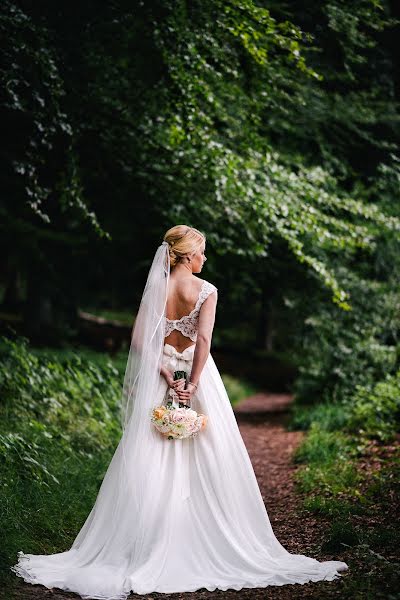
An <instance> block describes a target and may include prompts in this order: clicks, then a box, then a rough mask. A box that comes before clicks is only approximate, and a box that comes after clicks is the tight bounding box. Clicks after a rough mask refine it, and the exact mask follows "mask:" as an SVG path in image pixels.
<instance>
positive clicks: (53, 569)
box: [12, 281, 348, 600]
mask: <svg viewBox="0 0 400 600" xmlns="http://www.w3.org/2000/svg"><path fill="white" fill-rule="evenodd" d="M213 291H216V288H215V286H214V285H213V284H211V283H209V282H207V281H204V282H203V285H202V288H201V292H200V295H199V298H198V302H197V304H196V307H195V309H194V310H193V311H192V312H191V313H190V315H187V316H186V317H184V318H182V319H180V320H178V321H169V320H167V319H166V318H165V333H166V334H168V332H170V331H172V330H173V329H178V330H180V331H181V332H182V333H183V334H184V335H186V336H187V337H190V338H191V339H192V340H195V339H196V327H197V322H198V315H199V311H200V309H201V305H202V303H203V302H204V300H205V299H206V298H207V297H208V295H209V294H210V293H212V292H213ZM194 348H195V345H192V346H190V347H188V348H186V350H184V351H183V352H178V351H177V350H176V349H175V348H174V347H173V346H171V345H169V344H165V345H164V350H163V359H162V361H163V364H164V365H165V366H166V367H167V368H168V369H169V370H170V371H175V370H184V371H186V372H187V373H188V375H189V376H190V372H191V365H192V360H193V354H194ZM166 392H167V384H166V382H165V380H164V378H162V377H161V376H160V379H159V387H158V394H157V397H156V398H155V399H154V404H153V405H154V406H158V405H160V404H161V403H162V402H163V401H165V398H166ZM191 406H192V408H194V409H195V410H196V411H198V412H201V413H204V414H206V415H208V423H207V427H206V428H205V429H204V430H202V431H201V432H200V433H199V434H198V435H197V436H195V437H193V438H188V439H184V440H167V439H165V438H163V437H162V436H161V435H160V434H159V433H158V432H157V431H156V430H155V428H153V427H152V426H151V425H150V422H149V434H148V435H149V436H150V437H151V442H152V460H151V463H150V464H147V465H142V464H141V462H140V460H138V459H136V462H135V464H132V465H131V469H132V473H135V477H134V476H133V475H132V481H131V482H130V483H131V490H132V494H131V495H129V494H126V497H125V498H123V499H122V500H121V498H119V499H118V502H116V499H115V498H113V494H112V491H110V490H112V489H114V488H115V489H117V487H118V473H119V469H118V465H119V462H120V461H121V444H122V440H123V437H122V438H121V441H120V443H119V445H118V447H117V449H116V451H115V454H114V456H113V459H112V461H111V463H110V465H109V467H108V470H107V473H106V475H105V477H104V480H103V484H102V486H101V488H100V491H99V494H98V497H97V500H96V503H95V505H94V507H93V509H92V511H91V512H90V514H89V516H88V518H87V520H86V522H85V524H84V525H83V527H82V529H81V531H80V532H79V534H78V536H77V537H76V539H75V541H74V543H73V545H72V547H71V549H70V550H68V551H66V552H61V553H58V554H53V555H49V556H47V555H32V554H24V553H23V552H19V559H18V563H17V565H15V566H14V567H12V570H13V571H14V572H15V573H16V574H17V575H19V576H20V577H22V578H23V579H24V580H25V581H27V582H29V583H32V584H42V585H44V586H46V587H48V588H53V587H57V588H61V589H63V590H68V591H72V592H76V593H77V594H79V595H80V596H81V597H82V598H86V599H87V598H91V599H98V600H125V599H126V598H127V596H128V595H129V593H130V592H131V591H133V592H135V593H137V594H149V593H151V592H163V593H173V592H194V591H195V590H198V589H200V588H206V589H207V590H209V591H212V590H215V589H216V588H218V589H220V590H227V589H234V590H240V589H242V588H261V587H266V586H281V585H285V584H294V583H300V584H304V583H306V582H309V581H320V580H325V581H326V580H328V581H331V580H333V579H335V578H337V577H340V575H339V572H340V571H344V570H346V569H347V568H348V567H347V565H346V564H345V563H344V562H340V561H326V562H319V561H317V560H315V559H313V558H309V557H306V556H303V555H298V554H290V553H289V552H288V551H287V550H285V548H284V547H283V546H282V545H281V544H280V543H279V541H278V540H277V539H276V537H275V535H274V533H273V531H272V528H271V524H270V521H269V518H268V514H267V511H266V508H265V506H264V502H263V499H262V496H261V493H260V489H259V487H258V483H257V480H256V477H255V474H254V470H253V467H252V464H251V461H250V458H249V455H248V453H247V450H246V447H245V445H244V442H243V439H242V437H241V434H240V431H239V429H238V425H237V422H236V419H235V416H234V413H233V410H232V407H231V403H230V401H229V398H228V395H227V392H226V390H225V387H224V384H223V381H222V379H221V376H220V374H219V372H218V369H217V367H216V365H215V362H214V360H213V357H212V355H211V354H209V355H208V358H207V361H206V363H205V366H204V368H203V371H202V373H201V376H200V380H199V385H198V390H197V393H196V395H195V396H194V397H193V398H192V401H191ZM141 469H142V470H143V474H144V477H145V476H146V470H147V474H148V477H149V479H148V484H149V489H148V490H147V491H148V495H147V501H146V503H145V504H143V505H142V506H141V507H140V509H139V508H138V507H137V506H136V503H135V502H134V501H133V498H134V490H135V488H134V486H135V485H136V482H139V481H141V480H140V478H139V477H138V472H140V470H141ZM154 470H155V474H154ZM152 475H154V477H155V478H154V479H152ZM154 482H156V484H155V483H154ZM137 485H139V483H137ZM111 523H113V524H114V525H111ZM118 523H123V527H122V526H121V527H118V526H117V525H115V524H118ZM139 525H140V526H139ZM143 532H144V533H143Z"/></svg>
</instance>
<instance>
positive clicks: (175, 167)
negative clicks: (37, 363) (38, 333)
mask: <svg viewBox="0 0 400 600" xmlns="http://www.w3.org/2000/svg"><path fill="white" fill-rule="evenodd" d="M94 14H95V15H96V16H95V17H94V16H93V15H94ZM355 14H357V17H355V16H354V15H355ZM0 26H1V27H2V29H3V30H4V31H5V32H6V33H7V40H8V41H7V46H6V52H7V60H6V65H7V66H6V68H5V70H3V72H2V76H3V81H4V84H5V85H4V90H5V95H4V96H3V105H2V106H3V115H4V117H5V118H6V120H7V123H8V124H9V127H10V131H11V132H12V131H17V130H18V131H19V132H20V134H21V136H22V137H21V139H20V140H18V143H14V144H12V145H10V146H4V149H3V152H4V155H5V159H6V164H8V165H14V167H15V168H14V170H12V169H11V167H10V169H9V174H8V176H7V197H8V198H9V201H7V202H6V203H5V205H4V207H3V209H2V215H3V217H4V221H5V220H8V230H7V231H8V232H9V233H8V234H7V238H5V246H6V248H5V249H6V250H8V251H9V250H10V249H11V254H10V257H11V258H10V270H11V271H12V272H13V273H15V272H17V273H19V276H20V277H22V278H23V279H25V278H32V269H31V268H30V264H29V263H30V262H32V261H33V262H34V264H35V273H36V275H35V279H36V283H37V284H38V282H39V285H37V286H36V287H37V288H38V287H39V291H38V293H39V294H40V295H41V296H42V297H46V296H47V295H48V294H49V292H48V291H47V290H46V289H42V288H43V284H42V281H43V280H44V279H46V280H48V281H49V282H50V285H52V286H53V287H57V288H58V289H60V290H64V289H65V288H66V287H68V290H71V294H72V296H73V298H72V299H71V301H72V302H73V303H75V304H76V303H77V302H78V298H80V299H81V298H82V295H85V294H88V290H89V288H90V286H91V285H92V286H93V284H95V287H96V288H97V290H98V291H99V292H101V293H102V294H105V295H107V297H109V296H110V290H113V292H114V297H117V298H119V299H118V301H117V300H115V301H114V302H115V304H119V306H114V308H118V309H119V308H121V307H122V308H124V307H125V306H126V305H127V304H128V303H131V300H132V299H131V298H130V296H129V290H130V289H133V285H131V284H132V283H135V284H137V283H138V281H139V280H140V278H141V276H142V273H144V272H145V270H146V267H147V266H148V260H149V258H148V257H149V255H150V254H151V251H150V248H153V247H154V244H155V241H156V240H159V238H160V231H162V230H164V229H165V223H166V222H169V223H172V222H188V223H189V224H193V225H195V226H196V227H199V228H201V229H204V231H205V232H206V233H207V237H208V239H209V241H210V243H211V245H212V246H213V247H214V248H215V253H216V255H217V256H216V258H215V259H214V260H213V261H212V262H213V265H212V264H211V262H210V265H211V270H212V271H213V270H214V271H215V272H218V269H217V268H216V263H217V261H218V257H219V255H222V254H223V255H225V257H226V258H224V262H226V259H228V261H227V262H228V266H229V267H231V268H234V266H235V255H237V256H238V257H239V258H242V263H241V265H242V267H243V265H245V264H246V262H247V263H248V262H251V263H252V264H253V265H255V264H256V263H258V262H259V261H261V262H262V270H263V272H264V274H265V273H268V272H269V270H270V266H269V263H268V261H267V260H265V259H266V258H267V257H269V256H271V255H272V254H273V251H274V249H278V250H279V253H280V257H281V259H282V261H283V263H284V264H287V263H290V262H291V261H292V260H294V261H297V262H298V263H299V264H300V265H301V266H302V270H301V273H302V277H303V281H304V280H305V277H306V273H307V272H310V273H311V274H312V277H315V278H316V279H317V280H318V281H319V282H321V283H322V284H323V285H324V286H325V287H326V288H327V289H328V290H330V292H331V293H332V297H333V299H334V302H335V303H337V305H338V306H340V307H341V308H343V309H349V308H350V307H351V306H352V301H351V298H350V294H349V290H348V289H347V287H346V285H345V283H346V282H345V281H343V279H342V278H341V276H340V272H339V268H338V266H340V263H342V262H347V261H348V260H350V262H351V261H352V260H354V259H355V258H358V259H359V258H360V257H361V259H362V260H363V261H368V260H370V257H371V255H372V254H373V252H374V250H375V245H376V238H377V236H378V235H379V234H380V232H382V231H384V230H388V231H393V230H394V231H395V232H397V231H398V229H399V221H398V215H396V213H395V212H391V211H390V209H389V207H383V206H382V205H381V204H380V196H379V194H375V195H371V194H370V189H371V187H372V186H373V185H374V182H375V181H377V180H379V177H380V174H379V169H380V168H381V167H379V165H386V166H387V168H388V169H392V168H395V166H396V152H397V145H396V141H395V140H396V132H397V131H398V105H397V102H396V98H395V94H394V77H393V71H394V69H395V66H396V58H395V56H394V53H393V52H392V48H391V46H390V43H389V37H388V36H387V37H385V33H386V32H389V33H391V31H392V28H393V26H394V21H393V18H392V17H391V16H390V10H389V6H388V4H387V3H386V2H383V3H382V4H380V3H378V2H372V1H371V2H369V1H367V0H357V2H356V6H355V7H354V6H353V5H352V6H350V5H349V6H347V5H346V4H345V3H343V2H339V1H338V0H327V2H324V3H317V4H314V5H310V4H309V3H308V4H306V5H304V6H303V3H301V2H300V3H285V4H284V5H282V4H281V3H275V2H271V3H270V4H269V5H268V7H266V6H260V5H259V4H256V3H254V2H253V1H252V0H246V2H243V1H242V0H240V1H238V0H230V1H229V2H222V1H220V0H218V1H217V2H215V1H214V0H213V1H212V2H211V1H206V2H204V1H202V2H201V3H200V2H198V1H196V2H192V3H191V4H190V5H188V4H187V3H186V2H183V1H181V0H179V1H178V2H170V1H168V2H159V1H154V2H151V3H144V2H136V3H134V4H133V5H132V3H131V2H130V3H128V2H126V1H125V0H118V1H117V2H113V3H112V4H109V5H102V6H98V5H96V6H95V7H94V6H93V5H92V3H90V2H89V3H88V4H86V5H82V6H80V8H79V11H78V12H76V13H75V12H73V11H72V12H71V11H70V9H69V7H68V6H67V4H65V3H63V2H61V3H57V6H55V5H53V4H51V3H48V5H47V6H46V11H45V13H43V10H42V8H40V7H38V6H35V5H32V3H18V4H16V3H15V2H13V1H12V0H7V2H6V4H5V5H4V10H3V14H2V16H1V21H0ZM76 31H79V45H78V46H77V45H76V43H75V41H76V40H75V37H74V36H75V35H76ZM29 148H33V150H32V152H31V150H29V151H28V154H29V155H28V154H27V149H29ZM371 157H372V159H371ZM18 165H20V167H21V168H20V167H18ZM21 165H22V166H21ZM15 169H17V170H15ZM18 169H19V170H18ZM21 169H23V171H22V170H21ZM116 182H118V185H116ZM27 190H30V191H29V193H28V191H27ZM31 192H32V194H33V196H31ZM32 209H33V213H32V212H31V211H32ZM41 215H42V217H41ZM96 215H99V217H98V218H97V216H96ZM43 218H44V219H45V220H46V222H45V221H43ZM48 219H50V223H48V222H47V220H48ZM86 222H87V223H88V224H90V230H89V229H88V227H87V226H85V225H84V223H86ZM100 222H101V223H102V225H100V224H99V223H100ZM149 223H151V225H150V227H149ZM91 230H93V232H97V234H99V235H100V236H103V238H104V239H105V238H106V237H107V236H106V233H105V232H106V231H107V232H108V233H109V234H110V235H111V236H112V238H113V240H114V242H113V245H110V244H107V245H106V244H104V243H103V242H100V240H98V239H97V240H96V239H95V236H93V235H92V233H91ZM27 231H28V232H29V233H30V235H29V236H26V232H27ZM15 241H16V242H17V244H16V243H15ZM18 245H19V247H20V248H22V251H18V250H16V249H15V247H16V246H18ZM71 248H72V252H71ZM28 255H29V259H27V256H28ZM335 257H339V260H338V263H339V265H338V264H337V263H336V262H335V260H334V259H335ZM94 262H96V268H95V269H93V268H91V266H92V265H93V263H94ZM132 265H134V266H132ZM304 267H305V268H304ZM127 274H128V275H127ZM127 278H128V285H127ZM249 279H250V280H251V283H252V285H253V287H254V288H255V295H256V294H257V287H258V280H257V278H255V277H253V278H252V277H251V276H250V275H249ZM105 281H107V283H106V284H105ZM281 285H282V284H281ZM34 287H35V286H34V285H33V284H32V285H30V286H28V290H27V295H28V297H29V295H30V294H31V293H32V292H31V289H32V288H33V289H34ZM116 290H117V291H118V293H117V294H116V293H115V291H116ZM127 290H128V291H127ZM282 291H284V290H282ZM62 296H63V294H62V293H59V294H58V295H57V296H55V297H54V298H53V302H55V303H57V302H60V300H59V298H60V297H62ZM97 297H98V296H97ZM88 300H89V302H90V298H84V301H85V302H86V301H88ZM28 304H29V305H31V306H32V302H30V303H28ZM107 308H108V307H107ZM36 312H37V313H38V312H40V311H38V310H37V311H36ZM37 316H38V314H36V317H37ZM64 318H65V317H64Z"/></svg>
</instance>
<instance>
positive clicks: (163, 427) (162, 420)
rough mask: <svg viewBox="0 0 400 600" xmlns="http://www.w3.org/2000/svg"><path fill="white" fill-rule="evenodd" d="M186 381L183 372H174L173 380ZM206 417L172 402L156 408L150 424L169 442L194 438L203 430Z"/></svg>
mask: <svg viewBox="0 0 400 600" xmlns="http://www.w3.org/2000/svg"><path fill="white" fill-rule="evenodd" d="M182 377H183V378H184V379H186V373H185V371H175V373H174V380H176V379H181V378H182ZM207 419H208V417H207V416H206V415H203V414H198V413H197V412H196V411H195V410H193V409H191V408H190V406H187V405H186V404H184V403H183V402H179V403H178V406H174V404H173V402H172V401H169V402H167V403H166V405H163V404H162V405H161V406H156V407H155V408H153V411H152V414H151V422H152V423H153V425H154V427H155V428H156V429H157V431H159V432H160V433H161V434H162V435H163V436H165V437H166V438H168V439H169V440H174V439H175V440H176V439H184V438H188V437H194V436H195V435H197V434H198V433H199V431H201V430H202V429H204V428H205V426H206V424H207Z"/></svg>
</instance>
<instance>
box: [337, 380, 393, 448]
mask: <svg viewBox="0 0 400 600" xmlns="http://www.w3.org/2000/svg"><path fill="white" fill-rule="evenodd" d="M350 405H351V412H350V419H349V423H348V427H349V428H351V429H353V430H354V431H356V432H357V433H358V434H359V435H361V436H368V437H371V438H375V439H379V440H381V441H390V440H392V439H393V438H394V436H395V435H396V433H398V431H399V430H400V371H397V373H396V374H395V375H392V376H390V375H388V376H387V377H386V378H385V379H384V380H383V381H379V382H378V383H377V384H375V385H374V386H358V387H357V389H356V393H355V395H354V397H353V398H351V401H350Z"/></svg>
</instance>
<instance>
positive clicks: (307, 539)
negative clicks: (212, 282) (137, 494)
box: [15, 394, 341, 600]
mask: <svg viewBox="0 0 400 600" xmlns="http://www.w3.org/2000/svg"><path fill="white" fill-rule="evenodd" d="M291 400H292V398H291V396H290V395H285V394H256V395H255V396H252V397H250V398H247V399H246V400H244V401H242V402H241V403H239V404H238V405H236V407H235V409H234V410H235V414H236V418H237V421H238V424H239V428H240V431H241V434H242V436H243V439H244V442H245V444H246V447H247V449H248V452H249V455H250V458H251V461H252V464H253V467H254V471H255V473H256V476H257V480H258V484H259V486H260V490H261V494H262V497H263V499H264V502H265V504H266V507H267V511H268V514H269V517H270V520H271V524H272V527H273V529H274V531H275V534H276V536H277V538H278V539H279V541H280V542H281V543H282V544H283V545H284V546H285V547H286V548H287V550H289V552H291V553H295V554H306V555H307V556H312V557H314V558H317V559H318V560H329V559H331V558H332V559H334V558H335V557H331V556H327V555H324V556H322V555H321V554H320V550H319V545H320V542H321V537H322V533H323V530H324V524H323V522H322V521H321V519H318V521H317V520H316V519H315V518H314V517H312V516H311V515H309V514H304V513H302V510H301V497H300V496H299V495H298V493H297V492H296V491H295V489H294V478H293V475H294V472H295V471H296V467H295V466H294V465H293V464H292V462H291V457H292V454H293V452H294V450H295V448H296V447H297V446H298V445H299V443H300V442H301V440H302V437H303V434H302V433H301V432H298V431H295V432H294V431H286V429H285V426H284V424H285V421H286V416H287V409H288V406H289V404H290V402H291ZM340 587H341V582H340V580H336V581H332V582H318V583H310V584H305V585H299V584H295V585H286V586H282V587H268V588H261V589H243V590H240V591H235V590H227V591H226V592H223V591H222V590H216V591H214V592H209V591H207V590H205V589H204V590H199V591H197V592H192V593H184V594H159V593H153V594H149V595H138V594H132V595H131V596H130V597H129V598H130V600H133V599H142V600H152V599H154V600H159V599H162V600H200V599H202V600H215V599H217V598H218V599H220V600H233V599H235V600H242V599H246V600H250V599H251V600H267V599H268V600H301V599H304V598H307V599H313V600H317V599H321V600H322V599H324V598H326V597H327V596H328V594H329V598H333V597H337V598H340V595H341V594H340ZM17 593H18V596H16V597H15V598H18V600H42V599H45V598H51V599H52V600H66V599H67V598H68V599H76V598H78V596H76V595H75V594H69V593H65V592H61V591H59V592H57V591H56V590H54V591H50V590H47V589H46V588H43V587H42V586H31V585H29V584H21V587H20V588H19V591H18V592H17Z"/></svg>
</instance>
